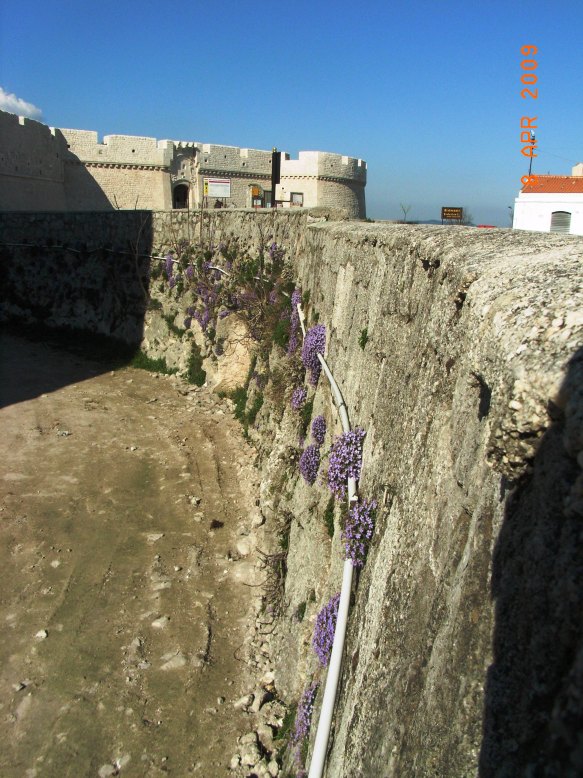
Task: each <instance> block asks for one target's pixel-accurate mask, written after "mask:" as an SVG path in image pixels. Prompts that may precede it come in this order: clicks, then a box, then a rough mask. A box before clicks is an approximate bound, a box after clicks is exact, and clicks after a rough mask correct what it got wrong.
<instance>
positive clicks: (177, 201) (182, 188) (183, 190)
mask: <svg viewBox="0 0 583 778" xmlns="http://www.w3.org/2000/svg"><path fill="white" fill-rule="evenodd" d="M172 207H173V208H188V184H177V185H176V186H175V187H174V190H173V191H172Z"/></svg>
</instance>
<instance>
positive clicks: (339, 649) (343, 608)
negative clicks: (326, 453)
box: [297, 304, 358, 778]
mask: <svg viewBox="0 0 583 778" xmlns="http://www.w3.org/2000/svg"><path fill="white" fill-rule="evenodd" d="M297 309H298V314H299V317H300V326H301V328H302V333H303V334H304V337H305V335H306V330H305V327H304V314H303V311H302V309H301V306H300V305H299V304H298V306H297ZM318 360H319V361H320V364H321V365H322V369H323V371H324V373H325V374H326V377H327V378H328V381H330V388H331V389H332V394H333V396H334V400H335V402H336V407H337V408H338V414H339V416H340V422H341V424H342V430H343V432H350V421H349V419H348V411H347V410H346V403H345V402H344V398H343V397H342V393H341V391H340V389H339V387H338V384H337V383H336V381H335V380H334V376H333V375H332V373H331V372H330V368H329V367H328V365H327V363H326V360H325V359H324V357H323V355H322V354H318ZM357 499H358V498H357V495H356V479H355V478H349V479H348V503H349V505H352V504H353V503H355V502H356V500H357ZM353 570H354V567H353V565H352V562H351V561H350V559H347V560H346V561H345V562H344V568H343V571H342V588H341V590H340V602H339V603H338V615H337V617H336V629H335V630H334V641H333V643H332V653H331V654H330V663H329V665H328V674H327V675H326V686H325V687H324V697H323V699H322V707H321V708H320V718H319V720H318V729H317V731H316V740H315V742H314V750H313V752H312V761H311V762H310V772H309V773H308V778H321V776H322V773H323V771H324V765H325V762H326V752H327V750H328V740H329V738H330V728H331V726H332V716H333V715H334V706H335V704H336V692H337V690H338V680H339V678H340V670H341V668H342V655H343V653H344V639H345V637H346V627H347V625H348V610H349V608H350V592H351V589H352V573H353Z"/></svg>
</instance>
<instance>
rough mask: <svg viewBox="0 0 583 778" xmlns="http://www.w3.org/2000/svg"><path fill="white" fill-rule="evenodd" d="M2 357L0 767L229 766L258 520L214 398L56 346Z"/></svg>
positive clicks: (235, 432) (253, 591)
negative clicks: (110, 367)
mask: <svg viewBox="0 0 583 778" xmlns="http://www.w3.org/2000/svg"><path fill="white" fill-rule="evenodd" d="M1 350H2V360H1V364H2V381H1V389H0V393H1V394H0V408H1V409H0V416H1V419H2V429H3V434H2V438H1V441H0V449H1V453H0V459H1V461H2V463H3V467H2V475H1V478H0V483H1V496H0V532H1V534H2V543H1V545H0V548H1V551H0V554H1V565H2V570H3V583H2V586H1V588H0V612H1V621H2V624H3V632H4V639H3V641H2V646H1V648H0V664H1V668H2V669H1V671H0V690H1V693H0V711H1V716H2V721H3V727H2V735H1V736H0V737H1V740H2V748H1V749H0V751H1V756H0V772H1V773H2V775H3V776H7V777H8V776H15V777H16V776H19V778H20V776H27V778H32V776H47V777H48V776H55V777H56V776H59V778H62V777H63V776H71V778H73V776H74V777H75V778H78V777H79V776H97V775H99V776H100V777H101V778H103V777H104V776H109V775H117V774H119V773H120V772H123V775H127V776H157V775H166V774H171V775H176V776H185V775H190V774H196V775H201V776H211V775H212V776H222V775H226V774H228V773H229V761H230V759H231V757H232V755H233V752H234V750H235V749H236V743H237V737H238V736H239V735H241V734H243V733H245V732H247V731H248V729H249V724H248V718H249V714H248V713H247V712H246V711H245V710H244V708H245V705H244V704H243V705H241V704H240V705H238V706H236V707H235V706H234V703H236V702H237V700H239V699H240V698H241V695H243V694H244V693H246V692H248V691H249V688H250V684H252V683H253V681H252V680H251V676H250V672H251V669H250V667H249V665H248V663H247V661H245V657H246V651H245V645H246V643H247V642H248V641H249V634H250V632H249V631H250V630H252V628H253V626H254V624H255V616H256V606H257V601H258V596H259V592H260V590H259V589H258V588H257V582H258V579H259V571H258V568H257V566H256V555H255V547H256V543H257V536H258V534H259V533H260V532H261V531H262V530H261V529H260V528H259V524H260V520H258V517H257V509H256V508H255V494H256V489H257V471H256V470H255V468H254V467H253V452H252V449H251V448H250V447H249V446H248V445H247V444H246V443H245V441H244V440H243V438H242V436H241V428H240V425H239V424H238V423H237V422H236V421H235V420H234V419H233V417H232V413H231V408H230V407H229V406H230V401H228V400H222V399H220V398H218V397H217V396H216V395H211V394H210V392H207V391H206V390H205V389H200V388H198V387H193V386H190V385H188V384H186V383H185V382H184V381H182V380H181V379H178V378H176V377H175V376H164V375H159V374H155V373H149V372H147V371H144V370H137V369H133V368H131V367H124V368H120V369H115V370H109V369H107V368H108V367H109V366H108V365H106V366H105V367H104V364H103V361H99V362H98V361H94V360H92V359H91V358H88V357H87V356H84V355H83V354H82V353H80V352H79V350H78V351H77V353H72V352H71V351H70V350H63V348H62V346H60V345H59V343H58V342H57V341H54V342H52V343H51V342H50V340H49V341H48V342H46V341H45V342H42V341H39V340H36V341H32V340H29V339H26V338H24V337H19V336H16V335H14V334H9V333H3V334H2V339H1ZM269 669H270V668H269V664H268V661H267V658H264V662H263V666H262V667H260V668H259V670H263V671H264V672H266V671H268V670H269ZM253 671H254V677H257V673H258V669H257V667H254V668H253ZM276 713H277V711H274V713H273V715H274V716H275V715H276Z"/></svg>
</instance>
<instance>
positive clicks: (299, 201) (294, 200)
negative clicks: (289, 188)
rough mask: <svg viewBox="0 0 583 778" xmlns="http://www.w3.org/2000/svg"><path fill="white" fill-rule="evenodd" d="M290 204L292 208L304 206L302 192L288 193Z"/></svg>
mask: <svg viewBox="0 0 583 778" xmlns="http://www.w3.org/2000/svg"><path fill="white" fill-rule="evenodd" d="M289 200H290V204H291V205H292V206H294V205H295V206H298V207H300V208H301V207H302V206H303V205H304V193H303V192H290V195H289Z"/></svg>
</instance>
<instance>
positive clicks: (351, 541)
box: [342, 500, 377, 567]
mask: <svg viewBox="0 0 583 778" xmlns="http://www.w3.org/2000/svg"><path fill="white" fill-rule="evenodd" d="M376 508H377V504H376V501H375V500H370V501H367V500H363V501H362V502H357V503H356V504H355V505H353V506H352V508H351V509H350V511H349V513H348V517H347V519H346V526H345V527H344V531H343V533H342V542H343V543H344V554H345V557H344V558H345V559H350V561H351V562H352V566H353V567H362V566H363V565H364V561H365V559H366V555H367V552H368V547H369V544H370V541H371V538H372V533H373V530H374V514H375V511H376Z"/></svg>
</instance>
